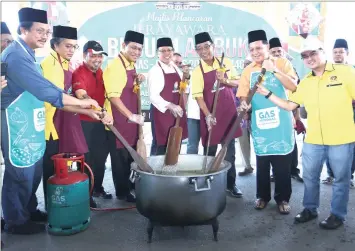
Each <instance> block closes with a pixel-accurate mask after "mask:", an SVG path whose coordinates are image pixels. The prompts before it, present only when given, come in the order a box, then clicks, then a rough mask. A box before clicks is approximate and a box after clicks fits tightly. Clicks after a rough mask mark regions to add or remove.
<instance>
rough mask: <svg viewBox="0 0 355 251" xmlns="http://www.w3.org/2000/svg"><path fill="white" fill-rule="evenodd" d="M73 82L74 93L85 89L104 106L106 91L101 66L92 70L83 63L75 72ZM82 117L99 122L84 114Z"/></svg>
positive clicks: (82, 118)
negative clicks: (94, 70)
mask: <svg viewBox="0 0 355 251" xmlns="http://www.w3.org/2000/svg"><path fill="white" fill-rule="evenodd" d="M72 84H73V92H74V93H75V91H77V90H79V89H82V90H85V91H86V93H87V95H88V96H89V97H90V98H92V99H95V100H96V101H97V103H98V104H99V105H100V106H101V107H104V103H105V96H106V91H105V85H104V79H103V73H102V70H101V68H99V69H98V70H97V71H96V72H92V71H91V70H90V69H89V68H88V67H87V66H86V64H85V63H82V64H81V65H80V66H79V67H78V68H77V69H76V70H75V71H74V72H73V78H72ZM80 119H81V120H85V121H93V122H97V120H94V119H92V118H90V117H89V116H86V115H84V114H80Z"/></svg>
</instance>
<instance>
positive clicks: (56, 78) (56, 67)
mask: <svg viewBox="0 0 355 251" xmlns="http://www.w3.org/2000/svg"><path fill="white" fill-rule="evenodd" d="M59 60H60V61H61V62H62V65H61V64H60V62H59ZM41 67H42V71H43V77H45V78H46V79H48V80H49V81H51V82H52V83H53V84H55V85H56V86H57V87H59V88H60V89H62V90H64V72H63V69H64V70H68V69H69V62H68V61H67V60H65V59H63V58H62V57H60V56H59V55H58V54H57V53H56V52H55V51H54V50H51V52H50V54H49V55H48V56H47V57H45V58H44V59H43V60H42V62H41ZM44 107H45V108H46V127H45V136H46V140H49V139H50V136H51V135H52V138H53V140H56V139H58V133H57V131H56V129H55V126H54V123H53V117H54V114H55V111H56V108H55V107H53V106H52V105H51V104H50V103H47V102H45V103H44Z"/></svg>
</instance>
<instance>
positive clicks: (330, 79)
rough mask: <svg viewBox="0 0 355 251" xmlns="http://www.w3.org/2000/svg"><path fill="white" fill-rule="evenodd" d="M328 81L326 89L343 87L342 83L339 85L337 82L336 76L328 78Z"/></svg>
mask: <svg viewBox="0 0 355 251" xmlns="http://www.w3.org/2000/svg"><path fill="white" fill-rule="evenodd" d="M329 81H330V83H329V84H327V87H333V86H340V85H343V83H339V82H338V77H337V76H330V78H329Z"/></svg>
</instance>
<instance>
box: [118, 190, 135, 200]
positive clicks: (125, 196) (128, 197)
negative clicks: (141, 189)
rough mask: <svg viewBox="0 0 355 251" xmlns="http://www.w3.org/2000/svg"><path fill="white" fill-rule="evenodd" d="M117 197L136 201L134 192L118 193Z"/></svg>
mask: <svg viewBox="0 0 355 251" xmlns="http://www.w3.org/2000/svg"><path fill="white" fill-rule="evenodd" d="M117 199H119V200H125V201H127V202H130V203H136V195H135V194H134V193H133V192H130V193H129V194H127V195H117Z"/></svg>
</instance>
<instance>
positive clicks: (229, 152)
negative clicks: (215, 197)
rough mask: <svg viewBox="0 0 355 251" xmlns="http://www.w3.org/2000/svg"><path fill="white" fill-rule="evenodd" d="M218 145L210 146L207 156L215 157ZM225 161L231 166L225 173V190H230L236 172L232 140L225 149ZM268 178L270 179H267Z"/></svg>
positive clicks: (233, 183) (205, 148) (233, 184)
mask: <svg viewBox="0 0 355 251" xmlns="http://www.w3.org/2000/svg"><path fill="white" fill-rule="evenodd" d="M217 148H218V145H215V146H210V147H209V149H208V154H207V155H208V156H216V152H217ZM206 151H207V147H204V148H203V155H206ZM225 160H226V161H228V162H230V163H231V164H232V167H231V168H230V169H229V170H228V173H227V188H228V189H231V188H233V187H234V186H235V181H236V171H235V140H232V141H231V142H230V143H229V145H228V148H227V153H226V157H225ZM269 178H270V177H269Z"/></svg>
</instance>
